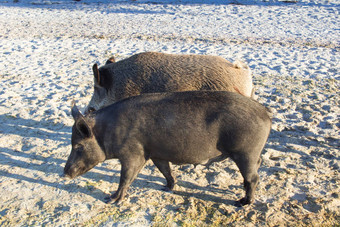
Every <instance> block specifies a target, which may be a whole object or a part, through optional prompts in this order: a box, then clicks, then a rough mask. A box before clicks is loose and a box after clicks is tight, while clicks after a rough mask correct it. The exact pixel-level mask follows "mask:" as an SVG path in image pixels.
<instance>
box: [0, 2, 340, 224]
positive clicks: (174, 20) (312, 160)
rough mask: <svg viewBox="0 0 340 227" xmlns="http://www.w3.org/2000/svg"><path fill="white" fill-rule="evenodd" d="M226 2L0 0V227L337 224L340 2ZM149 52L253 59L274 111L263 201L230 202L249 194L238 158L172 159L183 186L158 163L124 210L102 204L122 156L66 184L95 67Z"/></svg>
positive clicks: (260, 88) (260, 91)
mask: <svg viewBox="0 0 340 227" xmlns="http://www.w3.org/2000/svg"><path fill="white" fill-rule="evenodd" d="M155 2H163V3H164V4H155ZM202 2H205V3H207V4H198V3H202ZM221 2H223V1H221V0H220V1H193V0H190V1H189V0H187V1H182V3H181V2H179V1H167V0H163V1H139V0H137V1H108V2H106V0H105V1H94V0H85V1H81V2H72V1H55V2H51V1H26V0H22V1H20V2H19V3H12V1H11V2H5V1H1V2H0V28H1V30H0V79H1V86H0V225H8V226H25V225H46V224H47V225H54V226H60V225H65V224H73V225H76V224H83V225H86V224H87V225H90V224H102V225H114V226H124V225H135V226H141V225H145V226H149V225H163V224H165V223H168V224H172V225H186V224H192V225H199V224H200V225H202V224H203V225H204V224H206V225H209V224H232V225H250V226H252V225H256V226H260V225H264V224H267V225H269V226H272V225H275V224H279V223H281V224H282V225H292V224H298V225H300V224H315V225H318V224H321V223H323V224H333V225H335V224H338V225H339V210H340V198H339V196H340V184H339V182H340V177H339V166H340V155H339V146H340V136H339V128H340V122H339V119H340V116H339V115H340V108H339V93H340V92H339V85H340V83H339V79H340V77H339V69H340V62H339V60H340V55H339V41H340V39H339V37H340V30H339V26H340V18H339V6H340V5H339V3H338V2H337V1H336V0H329V1H327V0H325V1H311V0H302V1H299V0H298V3H284V2H280V1H274V0H268V1H265V2H262V1H259V0H258V1H255V0H254V1H224V2H227V3H229V2H233V3H237V2H239V3H240V2H242V3H247V4H244V5H240V4H221ZM214 3H217V4H214ZM143 51H160V52H166V53H182V54H191V53H192V54H210V55H219V56H222V57H225V58H226V59H227V60H230V61H234V60H236V59H242V60H243V61H245V62H247V64H249V66H250V67H251V69H252V71H253V76H254V82H255V85H256V87H257V93H256V94H257V95H258V96H259V101H260V102H261V103H263V104H264V105H267V106H269V107H271V108H272V109H273V111H274V112H275V115H274V120H273V130H272V133H271V135H270V138H269V140H268V143H267V146H266V148H265V149H264V151H263V163H262V166H261V168H260V170H259V173H260V176H261V182H260V185H259V186H258V189H257V192H256V195H257V197H256V199H257V200H256V202H255V204H253V205H250V206H246V207H243V208H237V207H235V206H233V201H234V200H236V199H239V198H241V197H242V196H243V193H244V191H243V188H242V177H241V175H240V174H239V172H238V170H237V168H236V166H235V165H234V164H233V163H232V162H231V161H224V162H222V163H216V164H214V165H213V166H212V168H211V169H209V170H208V169H205V168H203V167H202V166H198V167H196V168H194V167H193V166H190V165H188V166H173V171H174V173H175V175H177V179H178V181H179V183H178V185H177V186H176V187H175V193H166V192H163V191H161V190H160V189H161V187H162V185H163V184H164V183H165V179H164V178H163V177H162V175H161V174H160V173H159V171H158V170H156V169H155V167H154V166H153V165H152V163H151V162H150V163H149V164H148V165H147V166H146V167H145V168H144V169H143V170H142V172H141V173H140V174H139V176H138V179H136V181H135V182H134V183H133V184H132V186H131V188H130V190H129V194H130V196H129V198H128V199H127V200H126V202H125V203H123V205H122V206H121V207H117V206H115V205H106V204H105V203H103V199H104V197H105V193H109V192H111V191H115V190H116V189H117V187H118V182H119V175H120V174H119V171H120V164H119V162H118V161H117V160H110V161H106V162H104V163H103V164H101V165H100V166H98V167H96V168H95V169H93V170H91V171H90V172H89V173H87V174H85V175H83V176H81V177H79V178H77V179H75V180H72V181H69V182H66V181H64V180H61V178H60V177H59V174H61V173H62V171H63V167H64V164H65V162H66V159H67V157H68V155H69V153H70V150H71V146H70V136H71V126H72V124H73V120H72V117H71V116H70V103H71V100H73V99H75V100H76V101H77V104H78V105H79V106H80V107H82V108H84V107H85V106H86V104H87V103H88V102H89V100H90V98H91V96H92V91H93V90H92V71H91V67H92V65H93V64H94V63H96V62H98V63H101V64H103V63H104V62H105V61H106V59H107V58H108V57H110V56H112V55H113V56H115V57H116V59H118V60H120V59H123V58H125V57H128V56H131V55H132V54H135V53H139V52H143ZM204 212H206V213H204ZM209 212H210V213H209Z"/></svg>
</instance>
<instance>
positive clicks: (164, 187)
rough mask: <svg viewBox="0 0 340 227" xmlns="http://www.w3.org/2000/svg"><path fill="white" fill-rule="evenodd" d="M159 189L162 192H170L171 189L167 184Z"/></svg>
mask: <svg viewBox="0 0 340 227" xmlns="http://www.w3.org/2000/svg"><path fill="white" fill-rule="evenodd" d="M161 190H162V191H164V192H172V189H171V188H169V187H168V186H163V187H162V189H161Z"/></svg>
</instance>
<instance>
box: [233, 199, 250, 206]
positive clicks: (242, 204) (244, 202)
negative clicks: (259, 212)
mask: <svg viewBox="0 0 340 227" xmlns="http://www.w3.org/2000/svg"><path fill="white" fill-rule="evenodd" d="M253 202H254V201H252V200H250V199H249V198H247V197H244V198H242V199H240V200H239V201H237V202H236V203H235V205H236V206H238V207H242V206H245V205H248V204H251V203H253Z"/></svg>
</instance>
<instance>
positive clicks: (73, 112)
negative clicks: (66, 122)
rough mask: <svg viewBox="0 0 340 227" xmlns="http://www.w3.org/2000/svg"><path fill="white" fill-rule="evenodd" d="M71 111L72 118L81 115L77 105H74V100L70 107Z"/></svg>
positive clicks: (75, 118)
mask: <svg viewBox="0 0 340 227" xmlns="http://www.w3.org/2000/svg"><path fill="white" fill-rule="evenodd" d="M71 108H72V109H71V113H72V117H73V119H74V120H77V119H78V118H79V117H82V116H83V115H82V114H81V113H80V111H79V109H78V107H77V106H76V103H75V101H74V100H73V101H72V107H71Z"/></svg>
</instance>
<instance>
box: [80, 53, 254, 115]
mask: <svg viewBox="0 0 340 227" xmlns="http://www.w3.org/2000/svg"><path fill="white" fill-rule="evenodd" d="M93 73H94V93H93V95H92V99H91V101H90V103H89V105H88V106H87V108H86V109H85V113H88V112H90V111H94V110H98V109H100V108H103V107H105V106H108V105H110V104H112V103H114V102H117V101H119V100H121V99H124V98H127V97H130V96H135V95H139V94H142V93H154V92H175V91H196V90H218V91H231V92H237V93H240V94H242V95H244V96H247V97H251V96H252V97H254V94H253V83H252V77H251V71H250V69H249V67H248V66H247V65H246V64H244V63H242V62H240V61H236V62H234V63H230V62H229V61H227V60H225V59H224V58H221V57H218V56H206V55H177V54H163V53H157V52H144V53H140V54H135V55H133V56H131V57H129V58H127V59H124V60H121V61H118V62H115V60H114V58H111V59H109V60H108V61H107V62H106V65H104V66H102V67H100V68H99V69H98V65H97V64H94V66H93Z"/></svg>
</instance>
